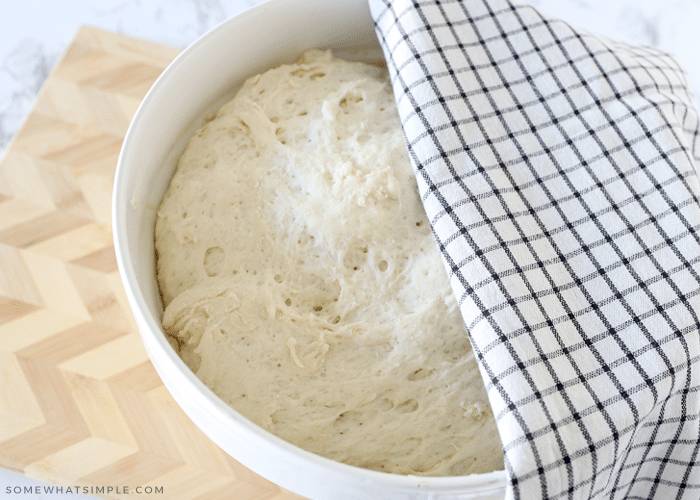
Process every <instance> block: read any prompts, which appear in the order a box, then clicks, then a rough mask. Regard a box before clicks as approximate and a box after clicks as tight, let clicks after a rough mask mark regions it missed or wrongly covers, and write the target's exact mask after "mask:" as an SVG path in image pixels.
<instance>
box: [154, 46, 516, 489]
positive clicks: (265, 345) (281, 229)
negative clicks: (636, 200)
mask: <svg viewBox="0 0 700 500" xmlns="http://www.w3.org/2000/svg"><path fill="white" fill-rule="evenodd" d="M156 249H157V255H158V259H157V267H158V280H159V285H160V288H161V292H162V296H163V303H164V306H165V313H164V317H163V327H164V329H165V331H166V332H167V333H168V334H169V335H170V336H171V339H172V343H173V345H174V347H176V348H177V349H178V351H179V353H180V355H181V356H182V358H183V359H184V360H185V362H186V363H187V365H188V366H190V367H191V368H192V370H193V371H195V372H196V374H197V376H198V377H199V378H200V379H201V380H202V381H203V382H204V383H205V384H206V385H207V386H209V387H210V388H211V389H212V390H213V391H214V392H215V393H216V394H217V395H219V396H220V397H221V398H222V399H223V400H224V401H226V402H227V403H228V404H230V405H231V406H232V407H233V408H234V409H236V410H237V411H238V412H240V413H241V414H242V415H244V416H245V417H247V418H248V419H250V420H251V421H253V422H255V423H256V424H258V425H260V426H262V427H263V428H264V429H267V430H268V431H270V432H271V433H273V434H276V435H277V436H279V437H281V438H283V439H285V440H287V441H289V442H290V443H293V444H295V445H298V446H300V447H302V448H304V449H306V450H309V451H311V452H314V453H317V454H319V455H323V456H325V457H328V458H331V459H335V460H338V461H340V462H344V463H347V464H352V465H356V466H360V467H366V468H369V469H376V470H381V471H386V472H393V473H399V474H415V475H430V476H450V475H464V474H469V473H475V472H490V471H493V470H497V469H501V468H502V467H503V459H502V451H501V444H500V440H499V437H498V433H497V430H496V427H495V423H494V418H493V415H492V413H491V409H490V406H489V404H488V401H487V397H486V392H485V389H484V386H483V382H482V380H481V377H480V374H479V371H478V368H477V364H476V362H475V359H474V354H473V353H472V350H471V346H470V344H469V341H468V338H467V333H466V332H465V329H464V326H463V323H462V319H461V316H460V313H459V310H458V308H457V305H456V302H455V299H454V298H453V296H452V292H451V289H450V286H449V282H448V279H447V275H446V272H445V267H444V264H443V262H442V259H441V256H440V254H439V252H438V249H437V246H436V244H435V241H434V239H433V237H432V235H431V232H430V226H429V224H428V221H427V220H426V216H425V213H424V211H423V207H422V204H421V201H420V199H419V197H418V193H417V188H416V183H415V178H414V174H413V172H412V170H411V166H410V162H409V160H408V156H407V153H406V146H405V142H404V139H403V135H402V132H401V127H400V123H399V119H398V114H397V112H396V106H395V103H394V99H393V95H392V91H391V85H390V82H389V81H388V77H387V73H386V70H385V69H383V68H381V67H379V66H373V65H367V64H361V63H352V62H347V61H343V60H340V59H336V58H334V57H333V56H332V55H331V53H330V52H325V51H310V52H307V53H305V54H304V55H303V56H302V57H301V58H300V60H299V61H297V63H296V64H292V65H284V66H281V67H278V68H275V69H272V70H270V71H268V72H266V73H264V74H262V75H259V76H255V77H253V78H251V79H249V80H248V81H246V82H245V84H244V85H243V87H242V88H241V90H240V91H239V93H238V94H237V95H236V97H235V98H234V99H233V100H232V101H231V102H229V103H228V104H226V105H225V106H224V107H223V108H221V110H220V111H219V112H218V114H217V115H216V117H215V118H214V119H212V120H211V121H210V122H209V123H207V124H206V126H204V127H203V128H202V129H201V130H199V131H198V132H197V133H196V134H195V136H194V137H193V138H192V139H191V141H190V142H189V145H188V147H187V149H186V150H185V152H184V153H183V155H182V158H181V160H180V163H179V165H178V169H177V172H176V173H175V176H174V177H173V179H172V181H171V184H170V187H169V189H168V191H167V193H166V195H165V197H164V199H163V202H162V205H161V206H160V208H159V210H158V217H157V223H156Z"/></svg>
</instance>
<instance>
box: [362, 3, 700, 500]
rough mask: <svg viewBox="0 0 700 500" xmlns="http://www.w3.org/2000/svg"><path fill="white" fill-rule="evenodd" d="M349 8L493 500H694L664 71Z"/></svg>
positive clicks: (686, 205) (680, 95)
mask: <svg viewBox="0 0 700 500" xmlns="http://www.w3.org/2000/svg"><path fill="white" fill-rule="evenodd" d="M369 1H370V7H371V10H372V16H373V18H374V20H375V25H376V30H377V34H378V36H379V39H380V42H381V44H382V47H383V49H384V53H385V56H386V59H387V63H388V65H389V69H390V73H391V78H392V82H393V85H394V91H395V96H396V100H397V104H398V107H399V114H400V116H401V120H402V124H403V128H404V133H405V138H406V143H407V146H408V149H409V153H410V156H411V160H412V162H413V166H414V169H415V174H416V178H417V180H418V186H419V190H420V194H421V196H422V200H423V203H424V206H425V209H426V212H427V214H428V217H429V219H430V221H431V225H432V229H433V233H434V235H435V239H436V241H437V244H438V246H439V248H440V250H441V251H442V254H443V257H444V261H445V264H446V267H447V270H448V272H449V275H450V279H451V284H452V287H453V290H454V293H455V294H456V296H457V298H458V301H459V304H460V307H461V311H462V314H463V317H464V320H465V324H466V327H467V330H468V333H469V335H470V338H471V341H472V344H473V347H474V350H475V352H476V353H477V356H478V359H479V362H480V368H481V372H482V375H483V378H484V380H485V382H486V384H487V390H488V393H489V398H490V401H491V404H492V407H493V410H494V414H495V416H496V420H497V424H498V428H499V432H500V434H501V439H502V442H503V449H504V455H505V464H506V471H507V474H508V478H509V484H508V489H507V498H517V499H525V500H531V499H537V498H546V499H559V498H567V499H568V498H576V499H584V498H585V499H593V498H595V499H603V498H604V499H609V498H613V499H622V498H625V499H644V500H648V499H652V498H653V499H662V500H668V499H671V498H686V499H691V498H692V499H697V498H700V465H699V463H700V422H699V418H700V417H699V416H700V394H699V392H700V331H699V326H700V234H699V232H698V229H699V227H700V204H699V203H698V201H699V200H698V196H700V185H699V183H698V178H697V174H696V171H695V164H696V162H698V160H700V143H699V141H698V133H699V132H698V115H697V113H696V111H695V109H694V108H693V105H692V100H691V97H690V96H689V95H688V90H687V88H688V85H687V81H686V77H685V75H684V73H683V71H682V70H681V68H679V66H678V64H677V63H676V62H675V61H674V59H673V58H671V57H669V56H668V55H666V54H664V53H662V52H660V51H658V50H656V49H653V48H649V47H633V46H629V45H626V44H622V43H616V42H614V41H611V40H608V39H604V38H600V37H596V36H593V35H591V34H589V33H587V32H584V31H581V30H578V29H575V28H572V27H571V26H569V25H567V24H566V23H564V22H562V21H559V20H556V19H552V18H549V17H547V16H545V15H542V14H541V13H539V12H538V11H537V10H535V9H534V8H532V7H530V6H527V5H521V4H517V3H514V2H511V1H509V0H464V1H457V0H415V1H410V0H395V1H389V0H369Z"/></svg>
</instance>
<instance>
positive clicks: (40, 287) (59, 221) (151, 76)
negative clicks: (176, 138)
mask: <svg viewBox="0 0 700 500" xmlns="http://www.w3.org/2000/svg"><path fill="white" fill-rule="evenodd" d="M177 53H178V51H177V50H175V49H172V48H169V47H163V46H159V45H155V44H151V43H147V42H144V41H140V40H136V39H131V38H127V37H124V36H121V35H117V34H115V33H110V32H105V31H101V30H97V29H94V28H89V27H84V28H81V30H80V31H79V32H78V33H77V35H76V37H75V39H74V40H73V42H72V44H71V45H70V47H69V49H68V50H67V52H66V54H65V55H64V57H63V58H62V60H61V61H60V63H59V64H58V66H57V67H56V68H55V69H54V71H53V72H52V74H51V75H50V77H49V78H48V80H47V82H46V84H45V85H44V87H43V89H42V91H41V93H40V95H39V97H38V100H37V102H36V105H35V107H34V110H33V111H32V113H31V114H30V116H29V117H28V119H27V121H26V123H25V124H24V126H23V127H22V129H21V131H20V132H19V133H18V134H17V136H16V137H15V139H14V141H13V142H12V144H11V145H10V147H9V148H8V150H7V153H6V155H5V157H4V158H3V159H2V162H1V163H0V467H4V468H7V469H11V470H15V471H19V472H21V473H23V474H26V475H27V476H31V477H35V478H38V479H42V480H44V481H49V482H51V483H55V484H59V485H64V486H68V485H71V486H76V485H80V486H83V485H85V486H113V487H120V488H121V490H122V491H123V490H124V489H125V487H128V488H129V493H128V494H119V495H114V494H112V495H101V494H97V495H95V496H100V497H104V498H154V497H155V498H167V499H168V500H177V499H183V500H185V499H187V500H189V499H207V500H216V499H219V498H222V499H246V500H262V499H266V500H268V499H279V500H283V499H285V500H286V499H290V500H291V499H300V498H301V497H299V496H297V495H294V494H292V493H289V492H287V491H285V490H283V489H281V488H279V487H278V486H276V485H273V484H271V483H269V482H268V481H266V480H264V479H262V478H261V477H259V476H257V475H256V474H254V473H252V472H251V471H249V470H247V469H246V468H244V467H243V466H241V465H240V464H239V463H237V462H236V461H235V460H234V459H232V458H231V457H230V456H228V455H227V454H226V453H224V452H223V451H222V450H221V449H220V448H218V447H217V446H216V445H215V444H214V443H212V442H211V441H210V440H209V439H208V438H207V437H206V436H205V435H204V434H203V433H202V432H201V431H200V430H199V429H198V428H197V427H196V426H195V425H194V424H193V423H192V422H191V421H190V420H189V418H188V417H187V416H186V415H185V414H184V413H183V412H182V410H181V409H180V407H179V406H178V405H177V404H176V403H175V401H174V400H173V399H172V397H171V396H170V394H169V392H168V391H167V390H166V389H165V387H164V386H163V384H162V382H161V380H160V378H159V377H158V375H157V373H156V372H155V370H154V368H153V366H152V365H151V363H150V361H149V359H148V356H147V354H146V351H145V349H144V347H143V344H142V343H141V340H140V337H139V335H138V332H137V329H136V326H135V323H134V320H133V317H132V315H131V311H130V309H129V306H128V304H127V301H126V296H125V294H124V290H123V288H122V283H121V280H120V278H119V273H118V271H117V265H116V261H115V256H114V248H113V245H112V233H111V225H110V224H111V222H110V203H111V192H112V180H113V176H114V171H115V167H116V162H117V156H118V154H119V149H120V147H121V143H122V140H123V138H124V134H125V133H126V130H127V127H128V126H129V122H130V121H131V118H132V116H133V114H134V113H135V111H136V108H137V106H138V105H139V103H140V101H141V99H142V98H143V97H144V95H145V94H146V92H147V91H148V89H149V88H150V86H151V84H152V83H153V82H154V81H155V79H156V78H157V77H158V75H160V73H161V72H162V71H163V70H164V69H165V67H166V66H167V65H168V63H170V61H172V59H174V58H175V56H176V55H177ZM147 485H150V486H153V487H162V488H163V493H162V494H159V495H154V494H150V495H146V494H143V495H141V496H139V495H138V494H136V492H135V491H134V490H135V488H136V487H137V486H147ZM93 494H94V493H93Z"/></svg>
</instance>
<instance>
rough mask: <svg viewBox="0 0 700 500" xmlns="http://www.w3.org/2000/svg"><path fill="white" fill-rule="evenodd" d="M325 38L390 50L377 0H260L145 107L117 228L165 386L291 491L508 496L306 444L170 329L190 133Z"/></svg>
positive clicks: (385, 498)
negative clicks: (175, 201)
mask: <svg viewBox="0 0 700 500" xmlns="http://www.w3.org/2000/svg"><path fill="white" fill-rule="evenodd" d="M314 47H319V48H332V49H334V50H336V51H340V52H341V53H342V52H346V54H353V55H355V56H357V57H358V58H360V59H363V58H364V59H374V60H377V59H380V58H381V57H382V54H381V49H380V47H379V44H378V42H377V38H376V35H375V33H374V27H373V23H372V19H371V17H370V13H369V8H368V6H367V2H366V0H269V1H268V2H266V3H263V4H260V5H258V6H256V7H253V8H251V9H249V10H247V11H245V12H243V13H241V14H240V15H238V16H235V17H233V18H231V19H229V20H228V21H226V22H225V23H223V24H222V25H220V26H218V27H217V28H215V29H214V30H212V31H210V32H209V33H208V34H206V35H204V36H203V37H202V38H200V39H199V40H197V41H196V42H195V43H194V44H193V45H191V46H190V47H189V48H188V49H186V50H185V51H184V52H183V53H182V54H181V55H180V56H179V57H178V58H177V59H176V60H175V61H174V62H173V63H172V64H171V65H170V66H169V67H168V68H167V69H166V70H165V72H164V73H163V74H162V76H161V77H160V78H159V79H158V80H157V82H156V83H155V84H154V86H153V88H152V89H151V90H150V91H149V93H148V95H147V96H146V97H145V99H144V101H143V103H142V104H141V106H140V107H139V109H138V111H137V113H136V115H135V117H134V119H133V122H132V123H131V126H130V128H129V130H128V133H127V135H126V139H125V140H124V145H123V147H122V151H121V155H120V157H119V163H118V166H117V173H116V177H115V181H114V193H113V225H114V227H113V231H114V240H115V241H114V246H115V250H116V255H117V262H118V264H119V270H120V273H121V276H122V280H123V282H124V286H125V288H126V293H127V297H128V299H129V303H130V305H131V308H132V310H133V313H134V316H135V318H136V322H137V324H138V327H139V330H140V332H141V336H142V338H143V342H144V344H145V346H146V350H147V351H148V354H149V356H150V357H151V360H152V361H153V364H154V366H155V368H156V370H157V371H158V374H159V375H160V377H161V378H162V379H163V383H164V384H165V386H166V387H167V388H168V390H169V391H170V392H171V393H172V395H173V397H174V398H175V400H176V401H177V402H178V404H179V405H180V406H181V407H182V409H183V410H184V411H185V413H186V414H187V415H188V416H189V417H190V418H191V419H192V421H193V422H194V423H195V424H196V425H197V426H198V427H199V428H200V429H202V431H203V432H204V433H205V434H207V436H209V437H210V438H211V439H212V440H213V441H214V442H215V443H216V444H218V445H219V446H220V447H221V448H222V449H223V450H224V451H226V452H227V453H229V454H230V455H231V456H233V457H234V458H235V459H237V460H238V461H240V462H241V463H242V464H244V465H245V466H247V467H249V468H250V469H252V470H253V471H255V472H257V473H258V474H260V475H262V476H263V477H265V478H267V479H269V480H271V481H273V482H274V483H277V484H279V485H280V486H283V487H284V488H287V489H289V490H291V491H294V492H296V493H299V494H301V495H304V496H307V497H310V498H312V499H318V500H321V499H342V500H352V499H357V500H366V499H372V500H398V499H442V500H447V499H457V498H459V499H467V498H469V499H477V498H479V499H494V500H495V499H502V498H503V495H504V491H505V473H504V472H503V471H499V472H494V473H490V474H480V475H472V476H463V477H447V478H445V477H440V478H430V477H415V476H401V475H395V474H389V473H383V472H375V471H370V470H365V469H360V468H357V467H353V466H349V465H345V464H341V463H338V462H335V461H332V460H329V459H326V458H323V457H320V456H317V455H314V454H312V453H309V452H306V451H304V450H302V449H300V448H297V447H296V446H293V445H291V444H289V443H287V442H285V441H283V440H281V439H279V438H277V437H275V436H273V435H272V434H270V433H268V432H266V431H264V430H263V429H261V428H259V427H257V426H256V425H254V424H252V423H251V422H249V421H248V420H246V419H245V418H243V417H242V416H241V415H240V414H238V413H237V412H235V411H234V410H233V409H231V408H230V407H229V406H228V405H227V404H226V403H224V402H223V401H221V400H220V399H219V398H218V397H217V396H216V395H215V394H214V393H212V392H211V391H210V390H209V389H208V388H207V387H206V386H205V385H204V384H203V383H202V382H201V381H200V380H199V379H197V377H196V376H195V375H194V374H193V373H192V372H191V371H190V370H189V368H188V367H187V366H186V365H185V364H184V363H183V362H182V360H181V359H180V358H179V357H178V355H177V353H176V352H175V351H174V350H173V349H172V348H171V347H170V344H168V342H167V340H166V337H165V334H164V333H163V330H162V328H161V325H160V319H161V315H162V311H163V308H162V304H161V298H160V294H159V291H158V285H157V281H156V276H155V254H154V242H153V239H154V225H155V215H156V208H157V207H158V205H159V204H160V201H161V199H162V197H163V194H164V192H165V190H166V188H167V185H168V183H169V182H170V178H171V177H172V175H173V172H174V170H175V166H176V162H177V159H178V158H179V156H180V154H181V153H182V151H183V149H184V147H185V144H186V142H187V140H188V139H189V137H190V136H191V135H192V134H193V133H194V131H195V130H196V129H197V128H199V127H200V126H202V124H203V117H205V116H207V115H208V114H210V113H212V112H213V111H215V110H216V109H218V108H219V107H220V106H221V105H222V104H223V103H224V102H226V101H227V100H228V99H230V98H231V97H232V95H233V93H234V92H235V90H237V88H238V87H239V86H240V84H241V83H242V82H243V81H244V80H245V79H246V78H248V77H250V76H253V75H255V74H258V73H260V72H262V71H264V70H266V69H268V68H270V67H273V66H275V65H277V64H280V63H283V62H291V61H293V60H294V59H295V58H296V57H297V56H298V55H299V54H300V53H301V52H303V51H304V50H306V49H309V48H314ZM358 48H359V50H358ZM348 51H349V52H348Z"/></svg>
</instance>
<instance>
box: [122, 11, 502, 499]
mask: <svg viewBox="0 0 700 500" xmlns="http://www.w3.org/2000/svg"><path fill="white" fill-rule="evenodd" d="M318 1H319V2H321V1H325V2H328V1H329V0H318ZM335 1H336V2H344V1H347V0H335ZM306 2H308V0H265V1H264V2H262V3H259V4H257V5H254V6H252V7H250V8H248V9H246V10H244V11H242V12H240V13H238V14H236V15H234V16H232V17H230V18H228V19H227V20H225V21H224V22H222V23H220V24H219V25H217V26H216V27H214V28H213V29H211V30H210V31H208V32H207V33H205V34H203V35H202V36H201V37H199V38H198V39H197V40H195V41H194V42H193V43H192V44H191V45H189V46H188V47H187V48H185V49H184V50H183V51H182V52H181V53H180V54H178V55H177V56H176V57H175V59H173V61H172V62H171V63H170V64H169V65H168V66H167V67H166V69H165V70H164V71H163V72H162V73H161V75H160V76H159V77H158V78H157V79H156V81H155V82H154V84H153V85H152V86H151V88H150V89H149V90H148V92H147V93H146V95H145V97H144V98H143V100H142V101H141V103H140V104H139V106H138V107H137V110H136V112H135V114H134V117H133V119H132V121H131V123H130V125H129V127H128V129H127V132H126V135H125V137H124V142H123V143H122V147H121V150H120V153H119V157H118V160H117V166H116V171H115V176H114V185H113V189H112V217H111V219H112V233H113V239H114V249H115V255H116V261H117V266H118V270H119V274H120V276H121V280H122V282H123V284H124V290H125V293H126V297H127V300H128V302H129V305H130V307H131V310H132V312H133V314H134V318H135V320H136V324H137V326H138V329H139V334H140V337H141V339H142V341H143V343H144V346H145V347H146V350H147V352H148V355H149V358H150V360H151V362H152V363H153V364H154V365H155V366H156V369H157V371H159V372H160V370H168V371H169V374H170V375H171V376H175V378H176V379H177V380H179V381H180V382H181V383H185V384H187V385H189V386H190V387H191V388H193V389H195V390H193V391H190V395H191V396H192V397H193V399H194V400H195V404H197V405H199V406H200V407H202V408H204V409H205V411H207V412H208V413H209V414H210V415H211V416H213V417H215V419H216V420H217V421H218V422H219V423H220V424H221V425H223V426H229V427H230V425H231V424H232V423H234V424H235V425H236V426H238V427H239V428H242V429H245V431H246V432H247V433H250V436H252V439H254V440H256V441H260V442H263V443H266V445H267V448H269V449H270V450H274V451H275V452H276V453H278V454H281V455H284V456H285V458H288V459H294V460H295V461H299V460H300V461H301V462H300V465H299V467H301V468H307V467H309V468H315V469H318V468H321V469H323V470H325V471H326V472H327V473H331V474H332V475H333V476H335V477H336V478H337V479H340V478H345V479H346V480H351V481H353V482H356V481H358V480H359V481H361V482H364V483H370V484H378V485H381V486H382V487H389V488H393V489H396V490H400V491H416V490H417V489H420V490H421V491H424V492H426V493H428V492H431V491H432V492H447V491H449V492H460V491H465V492H470V493H477V492H481V491H483V492H490V491H493V492H497V491H501V490H502V489H503V488H504V487H505V484H506V474H505V471H504V470H497V471H493V472H488V473H481V474H470V475H466V476H416V475H402V474H395V473H389V472H381V471H375V470H370V469H365V468H362V467H357V466H353V465H348V464H345V463H342V462H338V461H335V460H333V459H330V458H326V457H323V456H321V455H317V454H315V453H312V452H309V451H307V450H305V449H303V448H300V447H298V446H296V445H293V444H291V443H289V442H287V441H285V440H283V439H281V438H279V437H277V436H275V435H274V434H272V433H271V432H269V431H266V430H265V429H263V428H262V427H259V426H258V425H256V424H254V423H252V422H251V421H250V420H248V419H247V418H245V417H243V416H242V415H241V414H240V413H238V412H237V411H236V410H234V409H233V408H232V407H231V406H229V405H228V404H227V403H225V402H224V401H223V400H222V399H221V398H219V396H217V395H216V394H215V393H214V392H213V391H212V390H211V389H209V387H207V386H206V385H205V384H204V383H203V382H202V381H201V380H200V379H199V378H197V376H196V375H195V374H194V372H192V370H190V368H189V367H188V366H187V365H186V364H185V363H184V361H183V360H182V359H181V358H180V357H179V356H178V355H177V353H176V352H175V350H174V349H173V348H172V346H171V345H170V343H169V342H168V340H167V338H166V335H165V333H164V331H163V329H162V326H161V324H160V322H158V321H156V318H155V317H154V316H153V315H152V314H150V313H149V312H148V308H147V307H146V306H145V304H146V300H145V297H144V294H143V291H142V289H141V287H140V285H139V279H138V276H137V273H136V269H135V266H134V262H133V259H132V258H131V255H130V252H129V241H130V240H129V236H128V231H127V211H128V210H129V209H130V208H129V207H130V206H131V204H132V203H131V201H130V200H131V199H132V194H133V193H131V192H129V188H128V186H127V180H126V175H125V171H126V170H127V169H128V167H127V165H128V164H129V163H130V162H133V161H134V159H135V158H134V156H135V152H134V151H133V144H134V142H135V141H137V138H138V136H139V134H140V130H141V129H142V128H143V127H145V126H146V125H145V122H146V120H147V117H148V116H149V114H150V112H151V110H152V108H154V107H157V104H158V103H157V101H158V99H157V96H158V95H159V94H161V93H162V91H163V90H162V89H164V88H167V87H168V86H169V85H170V84H171V82H172V81H173V80H174V79H176V78H178V74H179V73H180V72H182V68H184V67H186V66H187V63H188V61H189V60H190V59H192V58H196V57H199V55H200V54H202V53H204V52H206V51H207V50H208V48H209V46H210V45H212V44H213V46H216V40H217V39H218V38H219V37H220V36H221V34H222V33H225V32H227V31H229V30H231V29H232V26H235V25H238V24H245V23H248V22H250V21H252V20H253V19H255V18H256V17H260V16H262V15H263V14H264V13H265V12H266V11H269V10H270V9H282V10H284V9H286V8H289V7H291V6H298V5H299V4H302V3H306ZM140 209H141V210H143V208H140ZM156 359H157V360H158V362H157V363H156V362H155V360H156ZM161 378H162V379H163V383H164V385H166V388H168V391H169V392H170V394H171V395H172V396H173V397H174V398H175V399H176V401H177V403H178V404H179V405H180V407H183V402H181V401H179V400H178V398H176V397H175V394H174V392H173V391H172V390H171V389H170V387H168V385H167V384H166V381H165V378H164V377H161ZM184 410H185V409H184V407H183V411H184ZM185 413H186V414H188V416H189V412H187V411H185ZM190 418H191V417H190ZM195 424H196V422H195ZM197 427H198V428H200V430H202V431H203V432H205V433H206V431H205V430H204V429H201V427H199V425H197ZM210 438H211V436H210ZM212 440H213V439H212ZM213 441H214V440H213ZM214 443H215V444H217V446H219V447H221V445H219V444H218V443H216V441H214ZM224 452H225V453H228V452H227V451H226V450H224ZM232 457H233V458H234V459H235V460H238V459H237V458H236V457H235V456H233V455H232ZM282 486H283V487H285V486H284V485H282Z"/></svg>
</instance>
